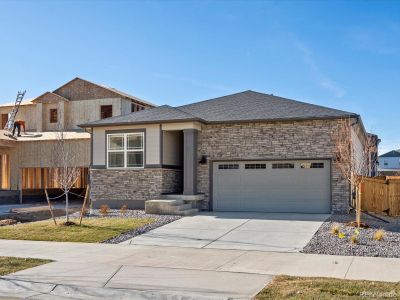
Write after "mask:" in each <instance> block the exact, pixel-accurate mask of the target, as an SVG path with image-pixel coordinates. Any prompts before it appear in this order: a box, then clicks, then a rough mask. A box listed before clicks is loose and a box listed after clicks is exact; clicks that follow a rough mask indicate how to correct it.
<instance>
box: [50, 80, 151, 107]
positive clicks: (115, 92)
mask: <svg viewBox="0 0 400 300" xmlns="http://www.w3.org/2000/svg"><path fill="white" fill-rule="evenodd" d="M76 81H80V82H82V83H86V84H89V85H92V86H95V87H97V88H100V89H103V90H105V91H107V92H109V93H110V94H111V95H114V96H117V97H120V98H125V99H129V100H134V101H137V102H140V103H142V104H145V105H149V106H156V105H155V104H153V103H151V102H148V101H146V100H143V99H141V98H139V97H136V96H132V95H129V94H127V93H124V92H122V91H120V90H117V89H115V88H111V87H108V86H105V85H102V84H98V83H95V82H92V81H89V80H86V79H82V78H80V77H75V78H74V79H72V80H70V81H68V82H67V83H65V84H63V85H62V86H60V87H58V88H57V89H55V90H54V91H53V93H55V94H59V93H60V91H62V90H63V89H64V88H65V87H66V86H68V85H72V84H74V83H75V82H76Z"/></svg>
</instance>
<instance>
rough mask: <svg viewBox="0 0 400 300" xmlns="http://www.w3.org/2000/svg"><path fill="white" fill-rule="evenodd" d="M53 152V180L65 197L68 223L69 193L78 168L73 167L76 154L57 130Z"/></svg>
mask: <svg viewBox="0 0 400 300" xmlns="http://www.w3.org/2000/svg"><path fill="white" fill-rule="evenodd" d="M56 134H57V140H56V143H55V145H54V151H53V166H54V168H52V172H53V178H54V181H55V182H57V183H58V185H59V187H60V188H61V190H62V191H63V192H64V195H65V220H66V224H67V225H68V223H69V212H68V211H69V197H68V195H69V192H70V190H71V189H72V188H73V186H74V185H75V183H76V181H77V180H78V179H79V176H80V168H78V167H76V166H75V162H76V154H75V153H74V152H73V151H72V150H71V148H70V147H69V145H68V142H67V140H66V133H65V132H64V131H63V129H62V128H60V129H59V131H58V132H57V133H56Z"/></svg>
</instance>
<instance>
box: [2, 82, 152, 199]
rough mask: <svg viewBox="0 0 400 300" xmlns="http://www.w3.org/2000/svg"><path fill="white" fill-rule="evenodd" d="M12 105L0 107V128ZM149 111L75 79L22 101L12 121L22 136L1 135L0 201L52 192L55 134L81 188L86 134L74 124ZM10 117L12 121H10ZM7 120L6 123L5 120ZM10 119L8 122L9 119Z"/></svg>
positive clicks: (88, 158) (54, 185) (137, 101)
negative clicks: (70, 158) (16, 122)
mask: <svg viewBox="0 0 400 300" xmlns="http://www.w3.org/2000/svg"><path fill="white" fill-rule="evenodd" d="M14 107H15V103H10V104H2V105H0V120H1V125H2V128H5V127H6V125H7V123H10V122H9V118H13V115H12V111H13V108H14ZM149 107H154V105H153V104H151V103H149V102H147V101H144V100H142V99H139V98H137V97H134V96H131V95H128V94H126V93H123V92H121V91H118V90H116V89H113V88H110V87H107V86H103V85H99V84H96V83H93V82H90V81H87V80H84V79H81V78H75V79H73V80H71V81H69V82H67V83H66V84H64V85H62V86H61V87H59V88H57V89H55V90H54V91H52V92H45V93H43V94H42V95H40V96H39V97H37V98H34V99H30V100H24V101H22V102H21V103H20V105H19V107H18V113H17V114H16V116H15V119H16V120H23V121H24V122H25V126H26V133H24V132H22V133H21V137H11V136H9V132H7V131H6V130H2V131H1V132H0V203H1V202H3V203H4V202H13V201H16V202H18V201H22V199H25V198H31V199H32V198H35V197H38V196H39V197H41V196H42V195H43V192H44V188H48V189H50V190H51V189H53V190H56V189H57V188H58V186H57V183H56V181H55V180H54V178H53V177H54V176H55V175H54V174H57V168H59V167H61V166H58V165H56V164H57V162H56V161H54V156H53V151H54V149H55V146H56V143H57V139H58V138H59V134H58V132H60V131H63V132H65V133H64V135H63V138H64V140H65V145H66V147H67V149H69V150H70V151H72V152H73V153H75V161H74V162H71V166H73V167H79V168H80V174H81V175H80V177H79V179H78V180H77V181H76V183H75V188H77V189H79V188H84V187H85V186H86V184H87V181H88V168H89V165H90V164H91V155H90V153H91V151H90V147H91V145H90V133H88V132H85V131H83V130H82V129H81V128H80V127H78V124H83V123H87V122H90V121H95V120H99V119H104V118H109V117H113V116H118V115H125V114H128V113H131V112H134V111H139V110H143V109H146V108H149ZM13 119H14V118H13ZM10 121H11V120H10ZM12 121H13V120H12Z"/></svg>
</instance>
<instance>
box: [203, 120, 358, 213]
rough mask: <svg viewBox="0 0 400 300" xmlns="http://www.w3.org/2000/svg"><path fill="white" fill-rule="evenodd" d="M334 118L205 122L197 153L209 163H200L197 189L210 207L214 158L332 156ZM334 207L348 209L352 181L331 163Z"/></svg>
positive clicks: (262, 158) (340, 209)
mask: <svg viewBox="0 0 400 300" xmlns="http://www.w3.org/2000/svg"><path fill="white" fill-rule="evenodd" d="M336 126H337V121H335V120H310V121H290V122H289V121H286V122H284V121H282V122H263V123H261V122H260V123H240V124H239V123H237V124H218V125H203V126H202V131H201V132H199V135H198V156H199V157H201V156H202V155H207V156H208V159H209V162H208V164H205V165H198V192H199V193H204V194H205V196H206V201H205V203H204V204H203V208H204V209H208V207H209V199H210V197H209V196H210V195H209V193H210V178H209V177H210V176H209V172H210V169H209V165H210V164H211V163H212V161H213V160H225V159H226V160H240V159H260V160H264V159H278V160H279V159H318V158H320V159H322V158H325V159H327V158H332V152H333V147H334V145H333V143H332V138H331V133H332V130H333V129H334V128H335V127H336ZM331 172H332V210H333V211H334V212H347V211H348V209H349V205H348V202H349V194H350V191H349V184H348V183H347V181H346V180H345V179H343V178H342V176H341V174H340V171H339V170H338V169H337V168H336V167H335V165H334V164H332V170H331Z"/></svg>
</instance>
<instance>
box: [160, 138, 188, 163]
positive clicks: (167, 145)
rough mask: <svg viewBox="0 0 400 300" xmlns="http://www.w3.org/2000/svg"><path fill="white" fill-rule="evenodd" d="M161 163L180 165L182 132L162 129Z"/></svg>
mask: <svg viewBox="0 0 400 300" xmlns="http://www.w3.org/2000/svg"><path fill="white" fill-rule="evenodd" d="M162 140H163V164H165V165H172V166H182V157H183V132H182V131H163V138H162Z"/></svg>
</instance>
